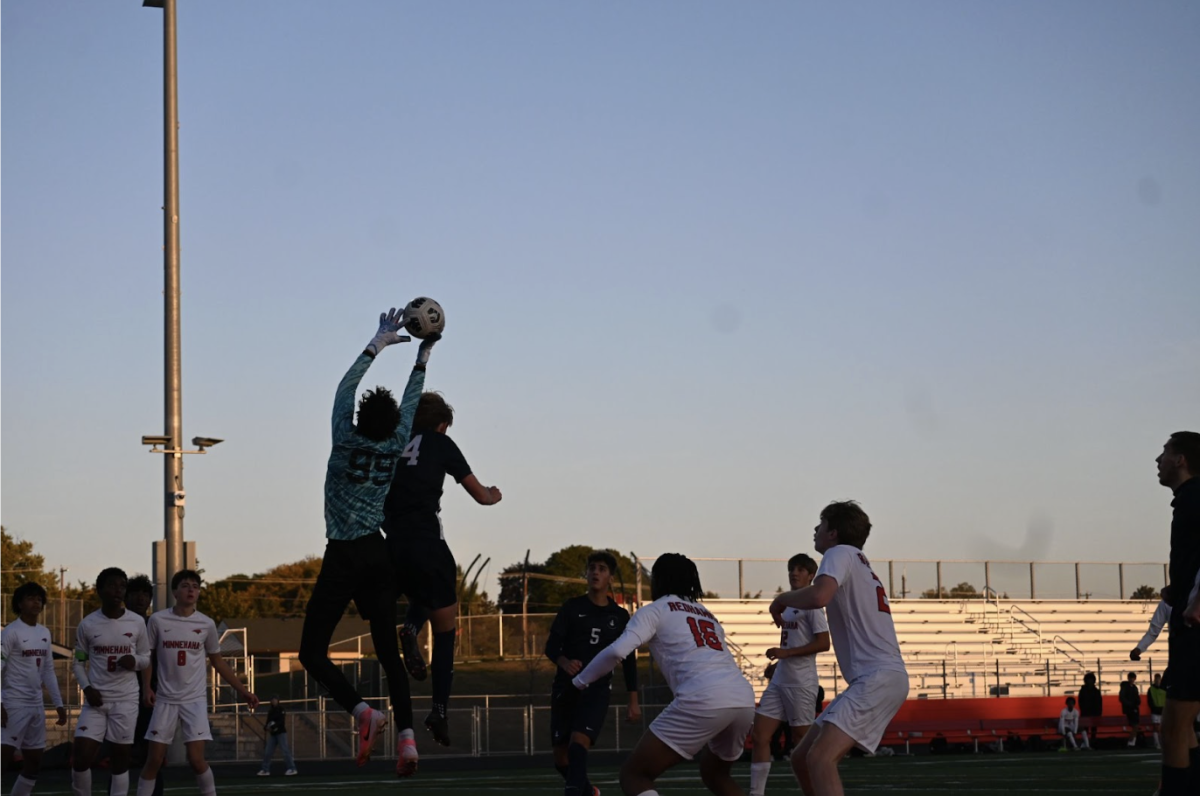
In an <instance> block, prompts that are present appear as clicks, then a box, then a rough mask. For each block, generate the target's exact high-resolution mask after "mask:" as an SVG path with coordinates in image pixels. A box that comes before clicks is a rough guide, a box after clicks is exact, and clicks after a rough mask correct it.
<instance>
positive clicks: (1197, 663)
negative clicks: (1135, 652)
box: [1162, 608, 1200, 702]
mask: <svg viewBox="0 0 1200 796" xmlns="http://www.w3.org/2000/svg"><path fill="white" fill-rule="evenodd" d="M1176 613H1178V614H1180V616H1182V614H1183V611H1182V609H1179V608H1176V609H1175V611H1174V612H1172V615H1171V625H1170V635H1168V636H1167V670H1166V671H1165V672H1163V679H1162V685H1163V688H1165V689H1166V691H1167V699H1177V700H1181V701H1184V702H1196V701H1200V627H1188V626H1187V625H1185V624H1184V623H1183V621H1182V620H1180V621H1178V622H1176V621H1175V614H1176Z"/></svg>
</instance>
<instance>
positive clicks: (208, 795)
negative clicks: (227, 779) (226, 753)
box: [196, 767, 217, 796]
mask: <svg viewBox="0 0 1200 796" xmlns="http://www.w3.org/2000/svg"><path fill="white" fill-rule="evenodd" d="M196 787H198V788H199V789H200V796H215V794H216V792H217V783H216V781H215V780H214V779H213V773H212V768H211V767H209V768H206V769H204V773H203V774H197V775H196Z"/></svg>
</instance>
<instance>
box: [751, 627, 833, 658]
mask: <svg viewBox="0 0 1200 796" xmlns="http://www.w3.org/2000/svg"><path fill="white" fill-rule="evenodd" d="M830 646H832V645H831V644H830V642H829V631H824V632H822V633H817V634H816V635H814V636H813V640H812V641H810V642H809V643H807V644H805V645H804V646H802V647H792V648H791V649H784V648H782V647H771V649H769V650H767V657H768V658H770V659H771V660H773V661H776V660H783V659H784V658H799V657H801V656H804V655H816V654H817V653H818V652H827V651H828V650H829V648H830Z"/></svg>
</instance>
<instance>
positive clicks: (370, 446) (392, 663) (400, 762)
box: [300, 309, 441, 776]
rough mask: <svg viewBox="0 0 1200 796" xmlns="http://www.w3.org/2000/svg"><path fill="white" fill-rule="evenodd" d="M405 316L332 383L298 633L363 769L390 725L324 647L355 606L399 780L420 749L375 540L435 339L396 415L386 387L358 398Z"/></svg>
mask: <svg viewBox="0 0 1200 796" xmlns="http://www.w3.org/2000/svg"><path fill="white" fill-rule="evenodd" d="M403 326H404V315H403V313H401V312H397V311H396V310H395V309H392V310H391V311H389V312H387V313H381V314H380V316H379V330H378V331H377V332H376V334H375V337H373V338H372V339H371V341H370V342H369V343H367V347H366V349H364V350H363V352H362V353H361V354H359V355H358V358H357V359H355V360H354V364H353V365H351V366H350V369H349V370H348V371H346V375H345V376H343V377H342V380H341V382H340V383H339V384H338V387H337V393H336V395H335V397H334V402H333V450H332V451H331V452H330V454H329V463H328V465H327V466H326V469H325V536H326V537H327V539H328V541H327V542H326V543H325V557H324V559H323V560H322V561H321V571H320V573H318V575H317V583H316V585H315V586H314V587H313V593H312V597H310V598H309V601H308V605H307V606H306V607H305V609H304V629H303V630H302V631H301V634H300V663H301V664H302V665H303V666H304V668H305V669H306V670H308V672H309V674H311V675H312V676H313V677H314V678H316V680H317V682H318V683H320V684H321V685H323V686H325V688H326V689H327V690H328V691H329V695H330V696H331V697H333V699H334V700H335V701H336V702H337V703H338V704H339V705H341V706H342V708H343V709H344V710H345V711H347V712H348V713H350V714H351V715H352V716H354V719H355V721H356V723H357V727H358V738H359V745H358V764H359V765H360V766H362V765H366V763H367V761H368V760H369V759H370V757H371V751H372V750H373V749H374V747H375V743H376V741H378V739H379V735H380V731H381V730H382V729H383V728H384V726H385V725H386V724H387V719H386V717H385V716H384V713H383V712H382V711H379V710H375V709H374V708H372V707H371V706H369V705H368V704H367V703H366V702H364V701H363V698H362V697H361V696H360V695H359V693H358V692H357V691H356V690H354V686H352V685H350V683H349V681H347V680H346V678H345V676H343V675H342V672H341V670H340V669H338V667H337V666H335V665H334V664H333V661H331V660H330V659H329V642H330V640H332V638H333V631H334V629H335V628H336V627H337V624H338V622H340V621H341V619H342V614H343V613H345V611H346V606H347V605H349V604H350V601H351V600H354V603H355V605H357V606H358V612H359V614H361V615H362V617H363V618H364V619H366V620H367V621H368V622H370V623H371V641H372V642H373V643H374V645H375V654H376V656H377V657H378V658H379V662H380V664H381V665H382V666H383V671H384V672H385V673H386V674H387V680H388V692H389V694H390V698H391V703H392V712H393V715H394V716H395V718H396V724H397V726H398V727H399V729H400V732H399V733H398V734H397V738H396V745H397V750H396V751H397V753H398V754H397V761H396V775H397V776H408V775H411V774H415V773H416V770H417V742H416V740H415V738H414V737H413V730H412V698H411V697H410V695H409V691H408V675H407V674H405V672H404V664H403V663H402V662H401V660H400V648H399V646H398V645H397V643H396V577H395V573H394V570H393V569H392V565H391V563H390V561H389V560H388V549H387V543H386V542H385V541H384V539H383V535H382V534H381V533H380V532H379V526H380V523H382V522H383V501H384V499H386V498H387V494H388V489H389V488H390V487H391V485H392V476H393V474H394V471H395V469H396V460H397V457H398V456H399V455H400V452H401V451H402V450H404V446H405V445H406V444H408V435H409V430H410V429H411V428H412V420H413V413H414V412H415V411H416V408H417V401H418V400H419V399H420V397H421V388H422V387H423V386H424V385H425V365H426V363H428V361H429V354H430V352H431V351H432V349H433V344H434V343H436V342H437V341H438V340H439V339H440V338H441V336H440V335H436V334H435V335H430V336H429V337H427V338H425V340H423V341H422V342H421V346H420V348H419V349H418V351H417V363H416V365H415V366H414V367H413V369H412V374H411V375H410V376H409V377H408V385H407V386H406V387H405V388H404V396H403V398H402V399H401V402H400V404H399V405H398V406H397V404H396V399H395V398H393V397H392V393H391V392H390V391H388V390H386V389H384V388H383V387H377V388H375V389H374V390H368V391H367V392H366V393H365V394H364V395H363V397H362V400H361V401H359V404H358V423H357V424H355V422H354V396H355V393H356V392H357V391H358V383H359V382H360V381H362V377H363V376H364V375H365V374H366V372H367V368H369V367H371V363H372V362H374V361H375V357H376V356H377V355H378V354H379V352H381V351H382V350H383V349H384V348H386V347H387V346H389V345H393V344H395V343H403V342H407V341H408V340H409V339H410V338H409V337H408V336H407V335H401V334H400V330H401V329H402V328H403Z"/></svg>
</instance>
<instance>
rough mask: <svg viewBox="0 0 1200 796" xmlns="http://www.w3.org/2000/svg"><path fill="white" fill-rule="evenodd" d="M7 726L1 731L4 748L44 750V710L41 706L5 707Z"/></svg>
mask: <svg viewBox="0 0 1200 796" xmlns="http://www.w3.org/2000/svg"><path fill="white" fill-rule="evenodd" d="M4 712H6V713H7V714H8V724H7V725H5V727H4V731H3V736H2V737H3V741H0V743H3V744H4V745H5V746H13V747H16V748H17V749H45V748H46V709H45V708H44V707H42V706H41V705H11V706H10V705H5V706H4Z"/></svg>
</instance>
